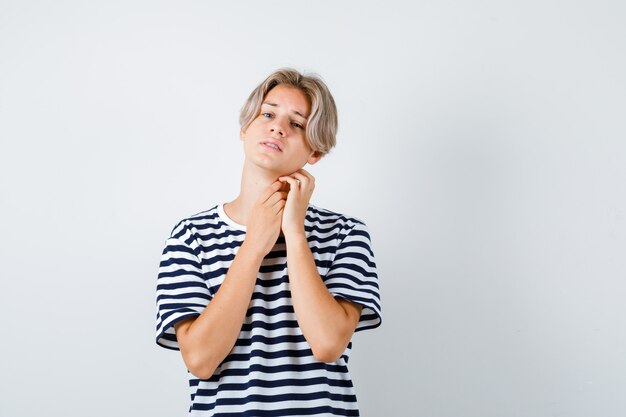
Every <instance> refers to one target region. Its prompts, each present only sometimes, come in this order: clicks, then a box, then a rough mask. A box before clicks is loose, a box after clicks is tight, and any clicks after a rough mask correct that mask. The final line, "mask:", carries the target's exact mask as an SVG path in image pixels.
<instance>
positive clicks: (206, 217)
mask: <svg viewBox="0 0 626 417" xmlns="http://www.w3.org/2000/svg"><path fill="white" fill-rule="evenodd" d="M220 222H221V220H220V217H219V214H218V204H215V205H213V206H212V207H211V208H209V209H206V210H202V211H199V212H196V213H194V214H191V215H188V216H185V217H183V218H182V219H180V220H178V221H177V222H176V223H175V224H174V227H172V230H171V232H170V238H175V239H186V238H188V237H189V236H190V235H194V236H197V235H200V234H203V233H201V231H204V230H207V229H214V228H217V227H219V226H220Z"/></svg>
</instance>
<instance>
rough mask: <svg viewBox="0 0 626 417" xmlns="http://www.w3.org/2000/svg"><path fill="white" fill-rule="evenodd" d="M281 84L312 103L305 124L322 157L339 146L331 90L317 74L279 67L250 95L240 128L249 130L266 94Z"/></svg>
mask: <svg viewBox="0 0 626 417" xmlns="http://www.w3.org/2000/svg"><path fill="white" fill-rule="evenodd" d="M279 84H284V85H288V86H290V87H295V88H298V89H300V90H301V91H302V92H303V93H304V94H305V95H306V96H307V97H308V99H309V102H310V103H311V113H310V114H309V117H308V119H307V123H306V140H307V142H308V144H309V146H310V147H311V149H313V150H314V151H318V152H319V153H320V154H321V155H322V156H324V155H326V154H327V153H329V152H330V150H331V149H332V148H333V147H334V146H335V145H336V143H337V139H336V136H337V128H338V121H337V107H336V106H335V100H334V99H333V96H332V94H330V91H329V90H328V87H327V86H326V84H325V83H324V81H322V79H321V78H320V77H319V75H317V74H315V73H308V74H306V75H305V74H301V73H300V72H298V71H296V70H295V69H293V68H280V69H278V70H276V71H274V72H273V73H271V74H270V75H269V76H268V77H267V78H266V79H265V80H264V81H263V82H262V83H261V84H259V85H258V86H257V87H256V88H255V89H254V90H253V91H252V93H250V96H249V97H248V99H247V100H246V102H245V104H244V105H243V107H242V108H241V112H240V113H239V125H240V126H241V129H242V130H244V131H245V130H246V129H247V128H248V126H249V125H250V123H252V121H253V120H254V119H255V118H256V117H257V116H258V115H259V114H260V112H261V104H262V103H263V99H264V98H265V96H266V94H267V93H268V92H269V91H270V90H271V89H272V88H274V87H276V86H277V85H279Z"/></svg>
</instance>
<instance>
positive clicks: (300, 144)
mask: <svg viewBox="0 0 626 417" xmlns="http://www.w3.org/2000/svg"><path fill="white" fill-rule="evenodd" d="M310 111H311V105H310V103H309V100H308V98H307V96H306V95H305V94H304V93H303V92H302V91H301V90H299V89H297V88H294V87H291V86H287V85H283V84H279V85H277V86H276V87H274V88H272V89H271V90H270V91H269V92H268V93H267V94H266V95H265V98H264V99H263V104H262V105H261V112H260V114H259V115H258V116H257V117H256V118H255V119H254V120H253V121H252V123H250V125H249V126H248V128H247V129H246V130H245V131H243V130H242V131H241V133H240V137H241V140H243V142H244V152H245V154H246V160H248V161H249V162H252V163H254V164H255V165H257V166H259V167H261V168H264V169H267V170H270V171H272V172H273V173H274V174H275V175H276V176H277V177H278V176H281V175H289V174H292V173H293V172H295V171H297V170H299V169H300V168H302V167H303V166H304V165H305V164H307V163H308V164H311V165H313V164H314V163H316V162H317V161H318V160H319V159H320V156H319V153H318V152H314V151H313V150H312V149H311V147H310V146H309V144H308V143H307V141H306V122H307V118H308V116H309V113H310ZM276 147H278V149H277V148H276Z"/></svg>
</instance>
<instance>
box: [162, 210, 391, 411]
mask: <svg viewBox="0 0 626 417" xmlns="http://www.w3.org/2000/svg"><path fill="white" fill-rule="evenodd" d="M304 226H305V232H306V235H307V240H308V242H309V247H310V248H311V252H312V253H313V257H314V259H315V263H316V266H317V269H318V272H319V274H320V276H321V277H322V279H323V280H324V283H325V284H326V286H327V288H328V290H329V291H330V292H331V294H333V295H334V296H335V297H338V298H344V299H347V300H350V301H352V302H355V303H358V304H361V305H362V306H363V309H362V313H361V317H360V320H359V323H358V325H357V328H356V331H361V330H365V329H371V328H375V327H378V326H379V325H380V323H381V307H380V295H379V287H378V276H377V272H376V263H375V261H374V253H373V252H372V248H371V239H370V235H369V233H368V229H367V226H366V225H365V223H364V222H363V221H361V220H359V219H357V218H355V217H349V216H346V215H342V214H339V213H335V212H332V211H330V210H326V209H322V208H319V207H316V206H314V205H312V204H309V206H308V208H307V214H306V219H305V224H304ZM245 234H246V227H245V226H242V225H239V224H237V223H235V222H233V221H232V220H231V219H230V218H228V216H227V215H226V214H225V212H224V209H223V204H219V205H216V206H214V207H213V208H211V209H209V210H206V211H202V212H200V213H197V214H195V215H193V216H190V217H188V218H185V219H183V220H181V221H180V222H178V223H177V224H176V225H175V226H174V228H173V229H172V231H171V233H170V237H169V238H168V239H167V240H166V242H165V248H164V250H163V254H162V256H161V263H160V266H159V273H158V279H157V326H156V342H157V344H159V345H160V346H163V347H165V348H169V349H175V350H178V349H179V346H178V342H177V340H176V333H175V332H174V327H173V324H174V323H176V322H178V321H180V320H182V319H185V318H187V317H195V316H198V315H200V313H201V312H202V311H203V310H204V308H205V307H206V306H207V305H208V303H209V302H211V299H212V298H213V295H214V294H215V293H216V292H217V290H218V289H219V287H220V285H221V284H222V281H223V280H224V278H225V276H226V272H227V271H228V268H229V267H230V265H231V263H232V261H233V259H234V257H235V255H236V254H237V251H238V250H239V248H240V246H241V244H242V243H243V240H244V238H245ZM351 348H352V342H350V343H349V344H348V346H347V348H346V350H345V351H344V352H343V354H342V356H341V357H340V358H339V359H338V360H337V361H336V362H334V363H323V362H318V361H317V360H316V359H315V358H314V356H313V354H312V352H311V348H310V346H309V344H308V342H307V341H306V340H305V338H304V336H303V335H302V332H301V330H300V328H299V327H298V325H297V321H296V316H295V313H294V310H293V304H292V301H291V293H290V289H289V279H288V275H287V254H286V246H285V240H284V238H283V236H282V235H281V236H279V238H278V241H277V242H276V244H275V245H274V247H273V248H272V250H271V251H270V253H268V254H267V256H266V257H265V258H264V259H263V262H262V264H261V268H260V270H259V273H258V275H257V283H256V286H255V289H254V294H253V296H252V299H251V300H250V305H249V308H248V311H247V313H246V318H245V319H244V322H243V324H242V328H241V333H240V334H239V338H238V340H237V342H236V344H235V346H234V347H233V349H232V351H231V352H230V354H229V355H228V356H227V357H226V358H225V359H224V361H223V362H222V363H221V364H220V366H218V368H217V369H216V371H215V374H214V375H213V376H212V377H211V378H209V379H206V380H204V379H198V378H196V377H195V376H194V375H192V374H191V373H189V377H190V379H189V386H190V389H191V406H190V408H189V412H190V415H193V416H265V415H267V416H296V415H299V416H304V415H317V416H320V415H344V416H357V415H359V412H358V407H357V400H356V395H355V391H354V387H353V385H352V381H351V378H350V374H349V372H348V368H347V363H348V359H349V355H350V351H351Z"/></svg>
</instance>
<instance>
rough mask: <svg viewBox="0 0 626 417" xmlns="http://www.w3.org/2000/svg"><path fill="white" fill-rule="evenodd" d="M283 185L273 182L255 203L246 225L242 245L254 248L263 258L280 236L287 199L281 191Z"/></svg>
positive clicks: (285, 194)
mask: <svg viewBox="0 0 626 417" xmlns="http://www.w3.org/2000/svg"><path fill="white" fill-rule="evenodd" d="M282 188H283V183H282V182H280V181H278V180H277V181H274V182H273V183H271V184H270V185H269V186H268V187H267V188H266V189H265V191H263V194H261V196H260V197H259V199H258V200H257V201H256V203H255V204H254V206H252V210H251V211H250V215H249V218H248V222H247V224H246V238H245V239H244V244H246V246H249V247H250V248H254V250H255V251H257V253H258V254H259V255H261V256H263V257H265V255H267V254H268V253H269V252H270V251H271V250H272V248H273V247H274V244H276V241H277V240H278V235H279V234H280V227H281V222H282V216H283V209H284V207H285V200H286V199H287V192H286V191H281V189H282Z"/></svg>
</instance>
